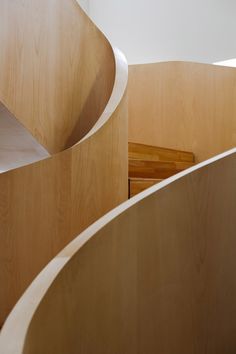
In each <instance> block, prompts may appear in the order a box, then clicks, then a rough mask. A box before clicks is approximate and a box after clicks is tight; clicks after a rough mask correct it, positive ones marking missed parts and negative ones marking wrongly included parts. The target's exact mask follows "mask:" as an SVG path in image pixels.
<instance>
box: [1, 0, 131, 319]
mask: <svg viewBox="0 0 236 354" xmlns="http://www.w3.org/2000/svg"><path fill="white" fill-rule="evenodd" d="M18 32H19V33H18ZM0 46H1V51H0V99H2V98H4V99H3V102H5V103H7V106H9V107H11V108H14V109H13V112H14V113H15V114H16V117H17V118H19V120H20V121H21V122H22V123H24V124H25V126H27V127H28V128H29V129H30V130H31V131H32V132H33V133H34V135H35V136H36V137H37V138H38V140H39V141H41V143H43V144H45V146H47V147H48V148H49V150H50V151H53V152H55V151H58V150H61V149H62V148H64V147H66V146H70V145H71V144H74V143H75V142H77V141H78V140H79V138H80V137H81V136H82V137H83V138H82V139H81V140H80V141H79V143H77V144H75V145H74V146H72V147H71V148H68V149H67V150H65V151H62V152H60V153H58V154H54V155H53V156H52V157H50V158H48V159H45V160H42V161H39V162H37V163H34V164H31V165H28V166H25V167H22V168H18V169H15V170H12V171H8V172H5V173H2V174H0V284H1V286H0V325H1V324H2V323H3V322H4V320H5V319H6V316H7V315H8V314H9V312H10V311H11V309H12V307H13V306H14V304H15V303H16V301H17V300H18V299H19V297H20V296H21V295H22V293H23V292H24V291H25V289H26V288H27V286H28V285H29V284H30V283H31V282H32V280H33V279H34V278H35V276H36V275H37V274H38V273H39V272H40V270H41V269H42V268H43V267H44V266H45V265H46V264H47V263H48V262H49V261H50V260H51V259H52V258H53V257H54V256H55V255H56V254H57V253H58V252H59V251H60V250H61V249H62V248H63V247H65V246H66V245H67V244H68V242H70V241H71V240H72V239H73V238H74V237H76V236H77V235H78V234H79V233H80V232H81V231H82V230H84V229H85V228H86V227H88V226H89V225H90V224H91V223H93V222H94V221H96V220H97V219H98V218H99V217H101V216H102V215H104V214H105V213H106V212H108V211H109V210H111V209H113V208H114V207H115V206H117V205H118V204H120V203H121V202H123V201H124V200H126V199H127V197H128V184H127V179H128V151H127V150H128V149H127V140H128V139H127V134H128V132H127V124H128V118H127V99H126V94H125V89H126V84H127V71H128V68H127V62H126V60H125V58H124V56H123V55H122V53H121V52H119V51H118V50H117V49H114V50H113V49H112V48H111V46H110V44H109V43H108V42H107V40H106V39H105V37H104V36H103V35H102V34H101V33H100V31H99V30H98V29H97V28H96V27H95V25H93V24H92V23H91V21H90V20H88V18H87V16H86V15H85V14H84V13H83V12H82V11H81V10H80V8H79V7H78V4H77V3H76V2H75V1H72V0H60V1H36V0H33V1H32V0H26V1H21V0H14V1H5V0H3V1H1V2H0ZM7 58H8V60H6V59H7ZM111 90H112V92H111ZM108 99H109V100H108ZM107 100H108V102H107ZM104 105H106V106H104ZM104 107H105V108H104ZM81 110H82V111H81ZM101 112H102V114H100V113H101ZM78 114H79V116H80V118H81V119H82V117H84V119H85V120H86V119H87V118H88V119H90V118H91V120H89V121H88V123H89V125H87V126H86V129H85V130H84V129H82V130H80V127H81V126H80V123H81V122H83V119H82V120H79V121H77V118H78ZM32 117H33V120H32V121H31V118H32ZM72 118H73V119H72ZM86 122H87V120H86V121H85V123H86ZM31 123H32V125H31ZM77 123H78V124H79V125H77ZM91 126H92V128H91V129H90V127H91ZM77 128H78V129H77ZM89 129H90V130H89ZM87 130H89V132H88V133H87V134H85V133H86V132H87ZM75 131H76V132H78V131H79V132H80V133H81V132H82V131H83V134H75V135H73V134H72V133H73V132H75ZM72 135H73V138H72Z"/></svg>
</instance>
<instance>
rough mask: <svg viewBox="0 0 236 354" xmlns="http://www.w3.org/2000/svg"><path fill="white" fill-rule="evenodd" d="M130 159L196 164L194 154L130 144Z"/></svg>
mask: <svg viewBox="0 0 236 354" xmlns="http://www.w3.org/2000/svg"><path fill="white" fill-rule="evenodd" d="M128 146H129V158H130V159H141V160H146V161H179V162H192V163H193V162H194V160H195V157H194V154H193V153H192V152H188V151H181V150H174V149H168V148H163V147H157V146H152V145H145V144H139V143H133V142H129V144H128Z"/></svg>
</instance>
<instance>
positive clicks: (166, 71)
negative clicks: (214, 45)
mask: <svg viewBox="0 0 236 354" xmlns="http://www.w3.org/2000/svg"><path fill="white" fill-rule="evenodd" d="M235 87H236V70H235V69H234V68H227V67H220V66H215V65H208V64H197V63H188V62H186V63H185V62H167V63H157V64H145V65H131V66H130V67H129V88H128V91H129V141H131V142H137V143H144V144H149V145H155V146H163V147H168V148H173V149H180V150H187V151H193V152H194V154H195V156H196V158H197V160H198V161H203V160H206V159H207V158H209V157H212V156H214V155H216V154H219V153H221V152H223V151H226V150H228V149H231V148H233V147H234V146H236V91H235Z"/></svg>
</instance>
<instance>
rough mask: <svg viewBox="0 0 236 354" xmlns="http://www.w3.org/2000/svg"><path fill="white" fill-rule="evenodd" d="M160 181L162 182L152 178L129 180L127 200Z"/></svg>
mask: <svg viewBox="0 0 236 354" xmlns="http://www.w3.org/2000/svg"><path fill="white" fill-rule="evenodd" d="M161 181H163V180H162V179H153V178H129V198H131V197H133V196H135V195H136V194H138V193H140V192H143V191H144V190H145V189H147V188H149V187H152V186H153V185H154V184H157V183H159V182H161Z"/></svg>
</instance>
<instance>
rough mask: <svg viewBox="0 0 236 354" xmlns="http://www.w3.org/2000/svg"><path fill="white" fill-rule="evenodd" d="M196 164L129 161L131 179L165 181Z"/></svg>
mask: <svg viewBox="0 0 236 354" xmlns="http://www.w3.org/2000/svg"><path fill="white" fill-rule="evenodd" d="M193 165H194V164H193V163H190V162H175V161H144V160H134V159H129V177H137V178H153V179H164V178H168V177H170V176H173V175H174V174H176V173H178V172H181V171H183V170H185V169H187V168H189V167H192V166H193Z"/></svg>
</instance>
